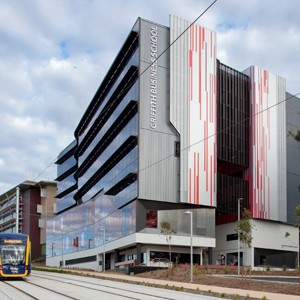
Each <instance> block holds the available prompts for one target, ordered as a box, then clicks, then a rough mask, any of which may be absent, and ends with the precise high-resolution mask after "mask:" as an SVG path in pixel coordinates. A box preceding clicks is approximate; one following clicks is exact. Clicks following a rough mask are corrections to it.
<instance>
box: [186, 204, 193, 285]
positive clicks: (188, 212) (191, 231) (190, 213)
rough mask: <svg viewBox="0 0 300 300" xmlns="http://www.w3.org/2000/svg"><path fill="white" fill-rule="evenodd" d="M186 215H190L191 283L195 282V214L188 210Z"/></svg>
mask: <svg viewBox="0 0 300 300" xmlns="http://www.w3.org/2000/svg"><path fill="white" fill-rule="evenodd" d="M185 214H189V215H190V217H191V218H190V226H191V228H190V242H191V259H190V261H191V262H190V264H191V281H190V282H193V212H192V211H190V210H188V211H186V212H185Z"/></svg>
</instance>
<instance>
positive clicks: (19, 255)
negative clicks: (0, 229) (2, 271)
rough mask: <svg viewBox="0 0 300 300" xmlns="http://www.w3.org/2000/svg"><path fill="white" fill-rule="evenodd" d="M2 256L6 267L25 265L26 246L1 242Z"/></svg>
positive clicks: (0, 254)
mask: <svg viewBox="0 0 300 300" xmlns="http://www.w3.org/2000/svg"><path fill="white" fill-rule="evenodd" d="M0 256H1V259H2V264H3V265H6V264H9V265H23V264H24V263H25V245H22V244H14V243H11V242H10V243H5V241H3V240H2V241H1V244H0Z"/></svg>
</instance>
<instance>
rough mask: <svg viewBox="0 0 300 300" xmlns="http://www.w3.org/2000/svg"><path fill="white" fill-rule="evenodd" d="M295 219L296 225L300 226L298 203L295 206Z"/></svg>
mask: <svg viewBox="0 0 300 300" xmlns="http://www.w3.org/2000/svg"><path fill="white" fill-rule="evenodd" d="M295 221H296V226H298V227H300V204H298V205H297V206H296V208H295Z"/></svg>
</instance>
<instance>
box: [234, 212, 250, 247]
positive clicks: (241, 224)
mask: <svg viewBox="0 0 300 300" xmlns="http://www.w3.org/2000/svg"><path fill="white" fill-rule="evenodd" d="M250 220H251V213H250V211H249V210H248V209H247V208H244V211H243V213H242V218H241V219H240V221H238V223H237V228H236V229H235V231H236V232H237V233H238V235H239V237H240V241H241V243H243V244H245V245H247V246H248V247H249V248H250V247H251V244H252V240H253V237H252V229H253V225H252V224H251V222H250Z"/></svg>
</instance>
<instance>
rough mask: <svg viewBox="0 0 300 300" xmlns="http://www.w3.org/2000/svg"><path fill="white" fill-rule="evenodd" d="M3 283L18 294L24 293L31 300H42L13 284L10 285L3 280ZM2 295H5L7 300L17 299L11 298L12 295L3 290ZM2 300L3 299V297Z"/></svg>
mask: <svg viewBox="0 0 300 300" xmlns="http://www.w3.org/2000/svg"><path fill="white" fill-rule="evenodd" d="M1 282H2V283H3V284H5V285H8V286H10V287H11V288H13V289H14V290H17V291H18V292H20V293H22V294H23V295H26V296H28V297H30V298H31V299H34V300H40V299H39V298H36V297H34V296H32V295H31V294H29V293H27V292H25V291H24V290H22V289H21V288H19V287H17V286H15V285H13V284H10V283H8V281H4V280H3V279H2V280H1ZM0 292H1V294H3V295H5V297H6V299H11V300H14V299H15V298H14V297H10V295H9V294H8V293H5V292H4V291H3V290H2V289H1V290H0ZM1 298H2V297H1Z"/></svg>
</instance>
